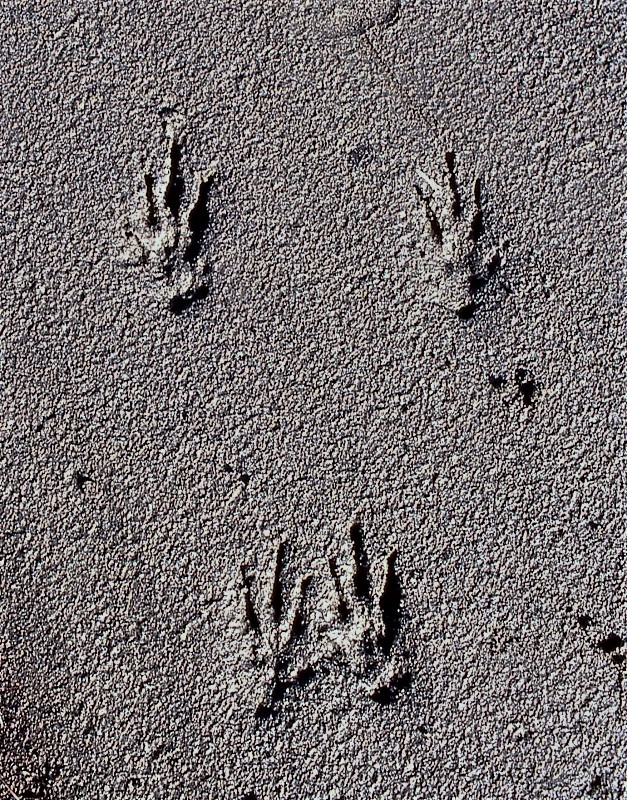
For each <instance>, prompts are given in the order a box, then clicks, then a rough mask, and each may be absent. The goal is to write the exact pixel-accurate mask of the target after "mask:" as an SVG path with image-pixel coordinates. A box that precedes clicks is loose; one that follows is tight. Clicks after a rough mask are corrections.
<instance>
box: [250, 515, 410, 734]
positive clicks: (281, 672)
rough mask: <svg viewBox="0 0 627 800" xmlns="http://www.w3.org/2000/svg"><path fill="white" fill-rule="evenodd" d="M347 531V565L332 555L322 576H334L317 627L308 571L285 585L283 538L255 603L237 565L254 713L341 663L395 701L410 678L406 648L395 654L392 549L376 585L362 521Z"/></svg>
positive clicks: (268, 710) (380, 699) (272, 711)
mask: <svg viewBox="0 0 627 800" xmlns="http://www.w3.org/2000/svg"><path fill="white" fill-rule="evenodd" d="M349 533H350V538H351V544H352V553H353V564H352V570H351V569H349V570H346V569H342V570H341V569H340V568H339V567H338V560H337V558H336V557H331V558H329V561H328V565H329V575H328V576H327V578H330V579H331V585H332V589H331V596H332V598H333V600H332V601H331V604H330V606H329V607H328V608H327V609H326V610H327V612H328V613H326V614H325V621H324V622H323V623H322V624H319V625H318V626H317V627H315V626H314V625H313V624H312V619H311V617H313V614H309V613H307V609H308V608H309V607H310V600H311V598H310V597H309V595H310V594H311V588H312V586H313V576H312V575H307V576H305V577H304V578H301V579H300V580H299V581H296V582H295V585H294V590H293V591H292V592H286V581H285V579H284V575H285V571H286V570H285V567H286V554H287V545H286V543H285V542H281V543H280V544H279V545H278V548H277V554H276V560H275V567H274V575H273V580H272V586H271V591H270V595H269V598H268V600H267V603H266V604H265V605H264V606H262V607H261V610H260V611H258V610H257V608H256V604H255V602H254V600H253V577H252V576H251V575H250V574H249V572H248V570H247V568H246V567H245V566H242V579H243V599H244V611H245V617H246V622H247V627H248V631H249V634H250V636H251V637H252V644H253V661H254V662H255V663H256V664H258V665H261V666H262V669H263V673H264V685H263V690H262V694H261V697H260V699H259V701H258V704H257V709H256V712H255V715H256V717H257V718H258V719H265V718H268V717H271V716H275V715H276V714H277V713H278V711H279V708H280V703H281V701H282V699H283V698H284V696H285V694H286V692H287V691H288V690H289V689H290V688H291V687H297V686H300V687H304V686H307V685H308V684H310V683H311V682H313V681H314V680H316V679H317V678H319V677H328V676H333V675H334V674H336V673H337V672H338V670H339V671H343V672H345V673H348V675H349V676H352V677H353V678H356V679H357V681H358V682H359V683H360V684H362V685H363V686H365V688H366V691H367V693H368V695H369V697H370V698H371V699H372V700H374V701H375V702H377V703H380V704H381V705H387V704H389V703H391V702H393V701H394V700H395V699H396V697H397V696H398V694H399V693H400V692H401V691H402V690H403V689H405V688H407V687H408V686H409V684H410V682H411V674H410V672H409V671H408V670H407V669H406V667H405V666H404V660H406V655H403V656H402V657H401V659H400V660H399V659H398V658H396V657H394V650H395V645H396V640H397V636H398V633H399V627H400V618H401V617H400V612H401V600H402V592H401V586H400V581H399V579H398V575H397V572H396V552H395V551H392V552H391V553H390V554H389V555H388V557H387V559H386V561H385V564H384V565H383V570H382V575H381V580H380V581H379V583H380V586H378V588H377V590H376V591H375V588H374V586H373V579H372V576H371V572H370V565H369V560H368V557H367V554H366V550H365V547H364V539H363V529H362V527H361V524H360V523H358V522H355V523H353V525H352V526H351V527H350V531H349ZM347 572H348V573H349V574H347ZM375 597H376V602H375Z"/></svg>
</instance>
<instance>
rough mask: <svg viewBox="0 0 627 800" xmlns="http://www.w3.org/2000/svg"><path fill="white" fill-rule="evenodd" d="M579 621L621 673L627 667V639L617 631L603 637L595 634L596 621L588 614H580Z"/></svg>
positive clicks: (580, 625)
mask: <svg viewBox="0 0 627 800" xmlns="http://www.w3.org/2000/svg"><path fill="white" fill-rule="evenodd" d="M577 622H578V624H579V627H580V628H581V630H582V631H583V632H584V633H585V634H586V636H587V637H588V639H589V640H590V641H591V642H594V644H595V645H596V647H597V648H598V649H599V650H600V651H601V652H602V653H604V654H605V656H606V657H607V658H608V661H611V663H612V664H615V665H616V666H617V667H619V668H620V669H621V674H622V673H623V672H624V671H625V670H626V669H627V655H625V650H627V641H625V639H623V637H622V636H619V635H618V634H617V633H615V632H613V631H612V632H610V633H607V634H606V635H605V636H603V637H602V638H601V639H598V638H597V637H595V636H594V633H593V630H592V628H593V627H594V625H595V623H594V621H593V620H592V617H590V616H589V615H588V614H579V616H578V617H577Z"/></svg>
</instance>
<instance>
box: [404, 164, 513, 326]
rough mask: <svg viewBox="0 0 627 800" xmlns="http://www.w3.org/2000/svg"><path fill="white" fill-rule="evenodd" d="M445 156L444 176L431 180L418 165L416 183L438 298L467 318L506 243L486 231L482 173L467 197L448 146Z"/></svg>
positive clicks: (498, 266) (503, 259)
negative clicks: (433, 265)
mask: <svg viewBox="0 0 627 800" xmlns="http://www.w3.org/2000/svg"><path fill="white" fill-rule="evenodd" d="M444 160H445V164H446V171H445V176H444V177H445V181H441V182H438V181H435V180H433V179H432V178H431V177H430V176H429V175H427V174H426V173H424V172H422V171H420V170H419V171H418V178H419V180H418V182H417V183H416V186H415V188H416V192H417V194H418V198H419V200H420V204H421V206H422V208H423V212H424V219H425V226H426V227H427V228H428V231H429V234H430V245H431V246H430V248H428V249H429V250H430V253H429V256H430V257H432V258H433V259H434V260H435V261H436V264H437V273H436V276H435V279H436V281H437V287H436V297H437V302H440V303H441V304H442V305H444V306H445V307H446V308H448V309H450V310H451V311H454V312H455V314H456V315H457V316H458V317H459V319H460V320H464V321H468V320H470V319H471V318H472V317H473V316H474V314H475V312H476V311H477V309H478V308H479V306H480V305H481V296H482V295H483V293H484V291H485V290H486V289H487V287H488V285H489V284H490V283H491V282H492V280H493V279H494V278H495V276H496V274H497V272H498V271H499V270H500V269H501V267H503V266H504V265H505V262H506V257H507V247H508V243H507V242H501V243H500V244H499V245H498V246H495V245H494V244H493V243H491V242H490V240H489V237H487V236H486V220H485V213H484V187H483V182H482V180H481V178H479V177H476V178H475V179H474V182H473V187H472V195H471V198H470V199H468V198H464V196H463V194H462V191H461V190H460V187H459V181H458V178H457V172H456V159H455V153H453V152H452V151H447V152H446V153H445V155H444ZM468 206H470V208H468Z"/></svg>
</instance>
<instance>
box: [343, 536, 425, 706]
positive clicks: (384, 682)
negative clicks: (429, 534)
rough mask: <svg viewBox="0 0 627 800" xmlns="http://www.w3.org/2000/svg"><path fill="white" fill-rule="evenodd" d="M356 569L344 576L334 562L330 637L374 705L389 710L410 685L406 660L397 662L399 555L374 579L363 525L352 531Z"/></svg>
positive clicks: (390, 557)
mask: <svg viewBox="0 0 627 800" xmlns="http://www.w3.org/2000/svg"><path fill="white" fill-rule="evenodd" d="M349 536H350V540H351V548H352V556H353V563H352V565H351V567H350V568H349V570H348V572H349V574H348V575H347V574H346V573H347V570H346V569H345V570H343V571H342V573H341V572H340V570H339V569H338V564H337V559H336V558H335V557H332V558H330V559H329V571H330V573H331V577H332V579H333V586H334V590H335V595H336V600H337V602H336V615H335V617H336V621H335V624H333V625H332V626H331V627H330V629H329V631H328V634H327V635H328V637H329V639H330V640H331V642H332V643H333V646H334V649H335V653H336V657H337V658H338V659H339V660H340V661H342V660H343V661H344V662H345V663H346V664H347V666H348V667H349V668H350V669H351V671H352V672H353V674H354V675H356V676H357V677H358V679H359V680H360V682H362V683H365V685H366V690H367V692H368V695H369V696H370V698H371V699H372V700H375V701H376V702H378V703H381V704H383V705H387V704H388V703H390V702H392V701H393V700H394V699H395V698H396V696H397V694H398V693H399V692H400V691H401V690H402V689H404V688H406V687H407V686H408V685H409V683H410V681H411V674H410V673H409V672H408V671H407V669H406V668H405V666H404V665H403V663H402V662H403V660H404V659H405V656H402V657H401V660H400V661H399V660H398V659H395V658H393V651H394V649H395V643H396V640H397V637H398V634H399V631H400V623H401V601H402V590H401V584H400V580H399V577H398V573H397V567H396V562H397V554H396V551H395V550H392V551H391V552H390V553H389V554H388V556H387V558H386V559H385V562H384V564H382V565H381V569H379V579H378V580H375V579H374V578H373V575H372V573H371V569H370V561H369V559H368V555H367V552H366V548H365V543H364V531H363V527H362V525H361V523H360V522H354V523H353V524H352V525H351V526H350V529H349Z"/></svg>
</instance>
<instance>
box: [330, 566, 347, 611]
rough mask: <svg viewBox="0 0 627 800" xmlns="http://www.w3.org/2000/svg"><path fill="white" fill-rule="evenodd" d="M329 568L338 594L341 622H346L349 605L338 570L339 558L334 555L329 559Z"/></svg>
mask: <svg viewBox="0 0 627 800" xmlns="http://www.w3.org/2000/svg"><path fill="white" fill-rule="evenodd" d="M329 570H330V572H331V577H332V578H333V584H334V587H335V593H336V594H337V615H338V617H339V618H340V621H341V622H346V620H347V619H348V606H347V605H346V598H345V597H344V591H343V589H342V584H341V582H340V576H339V575H338V571H337V560H336V559H335V558H334V557H333V556H332V557H331V558H330V559H329Z"/></svg>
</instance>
